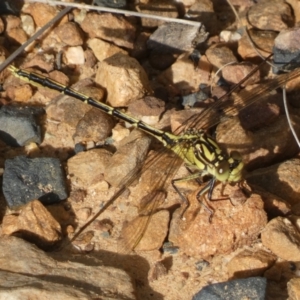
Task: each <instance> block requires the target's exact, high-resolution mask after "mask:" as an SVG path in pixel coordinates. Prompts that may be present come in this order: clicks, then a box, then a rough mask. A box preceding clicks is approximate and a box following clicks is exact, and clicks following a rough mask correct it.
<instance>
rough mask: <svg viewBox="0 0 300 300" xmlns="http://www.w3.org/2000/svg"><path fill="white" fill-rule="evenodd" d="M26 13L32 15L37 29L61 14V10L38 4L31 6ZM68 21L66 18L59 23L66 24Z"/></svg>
mask: <svg viewBox="0 0 300 300" xmlns="http://www.w3.org/2000/svg"><path fill="white" fill-rule="evenodd" d="M24 12H25V13H28V14H30V15H31V16H32V17H33V19H34V22H35V24H36V25H37V27H42V26H44V25H45V24H46V23H48V22H49V21H51V20H52V19H53V18H54V17H55V16H56V15H57V14H58V13H59V9H58V8H56V7H55V6H52V5H48V4H44V3H38V2H37V3H32V4H29V5H28V6H27V7H26V9H25V10H24ZM67 19H68V17H67V16H64V17H63V18H62V19H61V20H60V21H59V23H60V24H62V23H65V22H66V21H67Z"/></svg>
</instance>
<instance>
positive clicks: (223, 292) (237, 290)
mask: <svg viewBox="0 0 300 300" xmlns="http://www.w3.org/2000/svg"><path fill="white" fill-rule="evenodd" d="M266 288H267V280H266V279H265V278H262V277H251V278H247V279H236V280H230V281H227V282H223V283H215V284H210V285H208V286H206V287H204V288H203V289H202V290H201V291H200V292H198V293H197V294H196V295H194V297H193V300H208V299H253V300H254V299H255V300H263V299H265V297H266Z"/></svg>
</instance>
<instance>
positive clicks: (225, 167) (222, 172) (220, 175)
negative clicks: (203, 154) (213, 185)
mask: <svg viewBox="0 0 300 300" xmlns="http://www.w3.org/2000/svg"><path fill="white" fill-rule="evenodd" d="M243 168H244V163H243V162H242V157H241V155H240V153H239V152H237V151H232V152H231V153H230V156H229V158H228V159H225V158H224V159H222V160H220V161H218V163H217V164H216V165H215V177H216V179H217V180H218V181H221V182H223V183H225V182H228V183H235V182H239V181H241V179H242V170H243Z"/></svg>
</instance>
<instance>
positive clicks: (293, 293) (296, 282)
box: [287, 278, 300, 300]
mask: <svg viewBox="0 0 300 300" xmlns="http://www.w3.org/2000/svg"><path fill="white" fill-rule="evenodd" d="M287 289H288V294H289V299H291V300H292V299H295V300H296V299H297V298H298V297H299V294H300V278H292V279H291V280H290V281H289V282H288V283H287Z"/></svg>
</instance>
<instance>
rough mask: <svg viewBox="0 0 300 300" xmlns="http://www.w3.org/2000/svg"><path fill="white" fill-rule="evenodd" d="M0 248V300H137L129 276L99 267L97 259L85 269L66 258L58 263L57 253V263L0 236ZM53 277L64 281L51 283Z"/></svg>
mask: <svg viewBox="0 0 300 300" xmlns="http://www.w3.org/2000/svg"><path fill="white" fill-rule="evenodd" d="M0 249H1V257H0V262H1V266H2V268H1V277H0V278H1V283H0V284H1V286H2V289H1V292H0V298H6V297H14V298H17V299H32V298H36V299H47V298H48V299H57V300H75V299H86V300H88V299H93V298H99V297H100V298H102V299H105V300H109V299H110V300H111V299H136V298H135V296H134V288H133V286H132V283H131V278H130V277H129V275H128V274H127V273H126V272H125V271H123V270H120V269H116V268H113V267H109V266H102V265H101V264H100V261H97V260H96V258H94V259H93V265H92V266H91V265H89V266H85V265H84V264H82V263H76V262H71V261H70V260H68V258H67V257H66V258H65V262H61V259H62V254H61V253H59V254H58V255H59V256H60V260H59V261H56V260H54V259H52V258H51V257H49V256H48V255H46V254H45V253H44V252H42V251H41V250H39V249H37V248H36V247H35V246H33V245H31V244H29V243H27V242H25V241H23V240H21V239H18V238H16V237H1V239H0ZM69 256H70V254H69ZM41 262H42V263H41ZM26 274H27V275H26ZM28 274H30V275H28ZM53 277H55V278H61V279H63V280H60V281H55V282H54V281H53ZM79 282H80V286H78V283H79ZM91 287H92V288H91ZM8 295H9V296H8Z"/></svg>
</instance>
